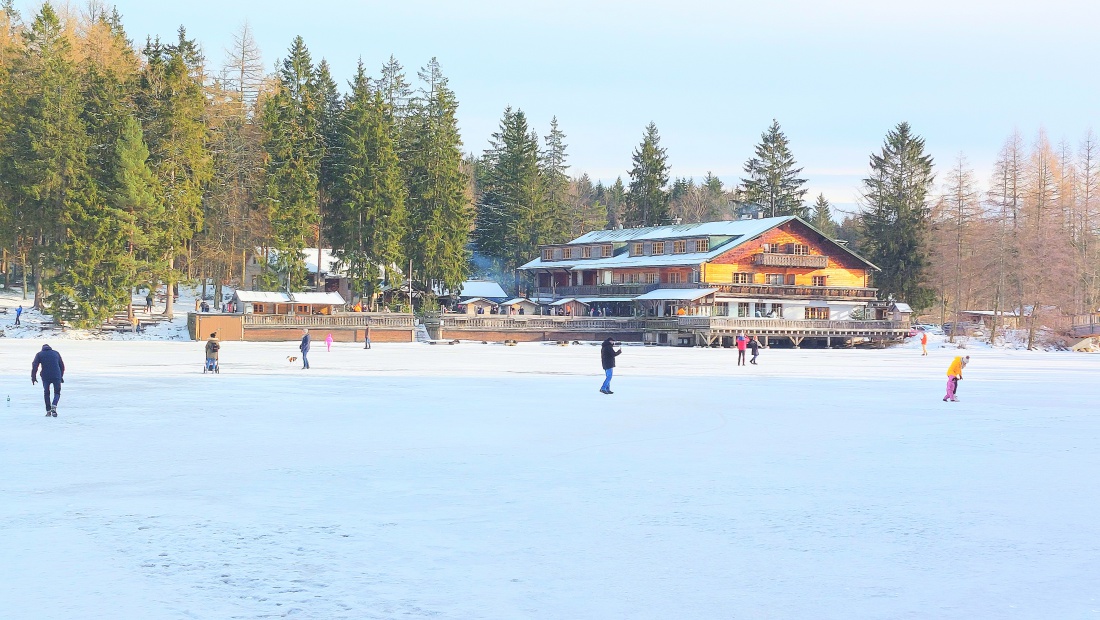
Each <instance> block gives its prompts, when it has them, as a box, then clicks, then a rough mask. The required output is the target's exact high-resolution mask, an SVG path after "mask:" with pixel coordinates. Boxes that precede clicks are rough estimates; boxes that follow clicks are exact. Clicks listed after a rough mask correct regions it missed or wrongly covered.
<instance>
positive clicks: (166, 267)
mask: <svg viewBox="0 0 1100 620" xmlns="http://www.w3.org/2000/svg"><path fill="white" fill-rule="evenodd" d="M143 53H144V55H145V59H146V64H145V67H144V71H143V72H142V75H141V79H140V85H139V90H138V96H137V98H138V109H139V110H141V112H142V114H143V119H142V121H143V122H142V126H143V128H144V129H145V141H146V143H147V144H148V146H149V154H150V156H149V166H150V168H151V169H152V170H153V173H154V174H155V175H156V177H157V184H158V187H160V189H161V191H162V192H163V194H162V197H161V202H162V204H163V205H164V217H163V219H162V220H161V222H160V223H159V226H157V232H158V239H157V242H158V244H159V249H160V251H161V252H162V255H163V263H162V264H163V271H162V272H161V274H160V279H161V280H163V281H164V283H165V284H166V285H167V290H168V294H167V295H166V299H167V301H166V303H165V309H164V312H165V314H166V315H168V316H169V317H171V316H172V314H173V312H172V302H173V294H172V293H173V291H174V287H175V283H176V282H177V281H178V280H179V278H180V277H181V274H180V272H179V271H178V270H177V268H176V258H177V257H178V256H179V255H181V254H182V253H183V252H184V251H185V250H186V249H187V247H188V244H189V243H190V241H191V238H192V237H193V236H194V235H195V233H196V232H198V231H199V230H200V229H201V228H202V218H203V211H202V197H203V189H204V187H205V184H206V183H207V181H209V180H210V178H211V174H212V167H211V157H210V153H209V151H208V150H207V148H206V137H207V136H206V118H205V112H206V97H205V94H204V92H203V79H204V69H203V58H202V55H201V54H200V53H199V50H198V46H197V45H196V44H195V42H194V41H192V40H191V39H188V38H187V33H186V31H184V29H183V28H180V30H179V36H178V39H177V41H176V43H175V44H173V45H164V44H161V42H160V41H159V40H156V41H151V42H150V43H148V44H147V45H146V47H145V50H144V52H143Z"/></svg>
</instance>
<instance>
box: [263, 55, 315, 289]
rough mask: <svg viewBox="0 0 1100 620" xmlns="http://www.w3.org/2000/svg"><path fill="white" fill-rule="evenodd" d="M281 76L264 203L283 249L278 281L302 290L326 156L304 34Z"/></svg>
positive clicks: (272, 110)
mask: <svg viewBox="0 0 1100 620" xmlns="http://www.w3.org/2000/svg"><path fill="white" fill-rule="evenodd" d="M277 77H278V85H277V87H276V91H275V94H274V95H273V96H271V97H270V98H268V99H267V100H266V101H265V103H264V106H263V111H262V120H261V122H262V125H263V132H264V142H263V144H264V151H265V154H266V166H265V172H266V183H265V187H264V201H265V203H266V206H267V211H268V214H269V218H270V221H271V229H272V236H273V238H272V242H271V246H272V247H273V248H274V249H275V250H276V252H277V255H276V259H275V267H276V271H277V272H278V277H279V282H278V285H279V286H280V288H282V287H285V288H286V289H287V290H290V291H299V290H301V289H302V288H304V287H305V281H306V270H305V264H304V262H303V261H304V256H303V254H302V251H303V250H305V248H308V247H310V246H311V245H312V242H313V241H314V240H315V237H314V231H316V227H317V226H318V225H319V213H318V204H319V200H320V195H319V192H320V180H321V160H322V158H323V156H324V138H323V134H322V131H321V119H322V111H323V105H324V103H323V101H321V100H320V97H319V92H318V86H317V71H316V69H315V68H314V66H313V61H312V59H311V58H310V54H309V50H308V49H306V44H305V41H303V40H302V37H295V39H294V42H293V43H292V44H291V47H290V51H289V53H288V55H287V57H286V59H284V60H283V62H282V64H281V66H280V68H279V71H278V76H277ZM272 284H276V282H273V281H271V280H270V279H269V280H268V281H267V282H265V285H266V286H271V285H272Z"/></svg>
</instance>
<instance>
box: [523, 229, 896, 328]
mask: <svg viewBox="0 0 1100 620" xmlns="http://www.w3.org/2000/svg"><path fill="white" fill-rule="evenodd" d="M520 269H523V270H525V271H528V272H530V273H532V274H534V276H535V278H536V280H537V290H536V296H537V298H538V301H539V302H540V303H547V302H549V303H560V302H561V301H562V300H565V299H572V300H575V301H576V302H579V303H580V304H583V305H584V307H586V308H587V312H586V314H587V315H589V316H590V317H596V318H603V317H631V318H634V319H641V320H643V321H644V323H645V327H644V328H643V330H642V331H643V334H642V336H643V339H644V340H645V341H647V342H652V343H655V344H716V343H718V342H724V343H727V344H728V341H729V339H730V338H731V337H732V336H735V335H736V334H737V333H739V332H745V333H746V334H755V335H758V336H761V337H762V338H761V340H767V339H769V338H772V337H783V338H790V340H791V341H792V342H793V343H794V344H795V345H796V346H797V345H799V344H801V342H802V340H803V339H805V338H814V339H822V340H823V341H824V343H826V344H829V345H831V344H833V342H834V340H837V339H839V340H842V341H848V340H852V339H870V340H888V339H895V338H900V337H902V336H904V335H905V334H906V333H907V332H908V329H909V326H908V318H909V317H908V315H904V316H902V315H901V313H900V312H894V313H888V312H887V309H886V307H885V306H883V305H881V304H878V303H876V301H875V300H876V290H875V289H874V288H872V287H871V279H872V273H873V272H874V271H877V270H878V268H877V267H876V266H875V265H873V264H871V263H870V262H868V261H867V260H866V259H864V258H862V257H860V256H859V255H857V254H855V253H854V252H852V251H850V250H848V249H847V248H846V247H844V246H843V245H841V244H839V243H837V242H836V241H834V240H832V239H830V238H828V237H827V236H826V235H824V234H822V233H821V232H820V231H818V230H817V229H815V228H814V227H813V226H811V225H810V224H808V223H807V222H805V221H803V220H802V219H799V218H797V217H774V218H766V219H751V220H733V221H720V222H704V223H699V224H682V225H673V226H656V227H649V228H628V229H618V230H598V231H593V232H590V233H587V234H585V235H582V236H580V237H578V238H576V239H574V240H572V241H569V242H567V243H562V244H556V245H548V246H543V247H542V248H540V255H539V257H538V258H535V259H534V260H532V261H530V262H528V263H527V264H525V265H523V266H522V267H521V268H520Z"/></svg>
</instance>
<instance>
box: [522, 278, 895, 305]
mask: <svg viewBox="0 0 1100 620" xmlns="http://www.w3.org/2000/svg"><path fill="white" fill-rule="evenodd" d="M659 288H666V289H667V288H683V289H691V288H716V289H718V292H719V294H726V295H736V296H738V297H749V298H756V299H765V298H767V299H820V300H834V301H872V300H874V299H875V295H876V294H877V293H878V289H873V288H859V287H851V286H788V285H782V284H718V283H714V282H679V283H672V282H662V283H660V284H605V285H600V286H559V287H556V288H548V287H540V288H538V289H537V292H538V294H539V295H543V296H551V295H554V296H557V297H559V298H561V297H636V296H638V295H642V294H644V293H648V292H650V291H653V290H656V289H659ZM719 301H721V300H719Z"/></svg>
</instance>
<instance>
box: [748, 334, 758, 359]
mask: <svg viewBox="0 0 1100 620" xmlns="http://www.w3.org/2000/svg"><path fill="white" fill-rule="evenodd" d="M749 350H750V351H752V359H750V360H749V363H750V364H752V365H753V366H755V365H756V357H757V356H758V355H760V341H759V340H757V339H756V336H753V337H752V340H750V341H749Z"/></svg>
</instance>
